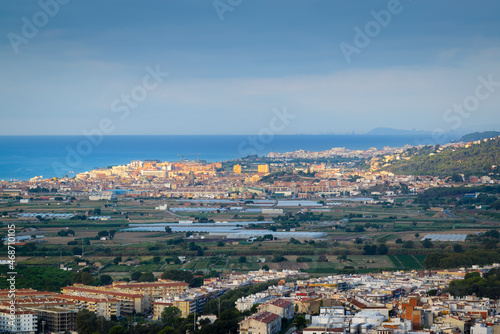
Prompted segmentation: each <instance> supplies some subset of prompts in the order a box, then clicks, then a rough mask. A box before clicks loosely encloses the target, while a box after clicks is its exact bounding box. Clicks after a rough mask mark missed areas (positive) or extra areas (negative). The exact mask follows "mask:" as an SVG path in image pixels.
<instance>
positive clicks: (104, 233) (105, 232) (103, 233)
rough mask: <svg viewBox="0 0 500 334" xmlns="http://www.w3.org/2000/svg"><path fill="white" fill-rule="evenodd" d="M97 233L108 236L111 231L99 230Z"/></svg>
mask: <svg viewBox="0 0 500 334" xmlns="http://www.w3.org/2000/svg"><path fill="white" fill-rule="evenodd" d="M97 235H98V236H99V237H107V236H108V235H109V232H108V231H99V232H98V233H97Z"/></svg>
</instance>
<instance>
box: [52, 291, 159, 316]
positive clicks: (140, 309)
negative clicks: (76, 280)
mask: <svg viewBox="0 0 500 334" xmlns="http://www.w3.org/2000/svg"><path fill="white" fill-rule="evenodd" d="M61 290H62V293H63V295H72V296H82V297H89V298H99V299H107V298H111V299H118V300H119V301H120V314H125V315H126V314H133V313H134V311H135V312H136V313H147V312H149V309H150V307H151V300H150V299H149V295H147V294H143V293H138V292H134V293H125V292H117V291H114V290H112V289H110V288H108V287H95V286H86V285H83V284H75V285H74V286H67V287H64V288H62V289H61Z"/></svg>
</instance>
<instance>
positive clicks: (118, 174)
mask: <svg viewBox="0 0 500 334" xmlns="http://www.w3.org/2000/svg"><path fill="white" fill-rule="evenodd" d="M495 139H497V138H491V139H484V140H478V141H472V142H457V143H448V144H444V145H441V146H440V145H436V147H435V148H434V147H433V151H432V152H431V153H429V155H430V156H433V155H435V154H439V153H441V152H443V151H446V150H455V149H460V148H465V149H468V148H471V147H473V146H474V145H479V144H481V143H484V142H488V140H495ZM424 148H428V146H424V145H420V146H417V147H413V146H409V145H408V146H405V147H403V148H391V147H384V148H383V149H381V150H378V149H376V148H372V149H369V150H348V149H345V148H333V149H331V150H327V151H322V152H309V151H302V150H299V151H296V152H288V153H282V154H280V153H269V154H268V155H267V157H262V158H256V159H255V160H256V161H247V160H242V161H238V160H235V161H230V162H224V163H223V162H211V163H207V162H197V161H185V160H183V161H177V162H162V161H159V160H147V161H132V162H130V163H129V164H127V165H119V166H111V167H107V168H98V169H94V170H91V171H88V172H84V173H78V174H76V175H74V176H73V177H62V178H49V179H44V178H43V176H38V177H33V178H31V179H30V180H29V181H18V182H9V181H0V192H2V193H4V194H9V195H14V196H24V197H26V195H28V196H29V194H30V193H32V192H33V191H37V192H38V193H48V194H50V193H51V192H52V193H54V192H57V193H59V194H68V196H69V197H72V196H76V195H83V196H88V197H89V199H90V200H100V199H112V198H115V197H116V196H121V197H132V198H133V197H151V198H190V199H230V198H238V199H255V198H270V197H273V198H298V199H309V198H321V197H323V198H324V197H342V196H350V197H361V196H384V197H385V198H386V199H389V200H390V197H391V196H394V195H397V194H401V193H404V194H417V193H421V192H424V191H425V190H427V189H430V188H432V187H441V186H451V185H453V184H454V183H455V182H454V181H455V180H452V179H451V176H452V175H447V176H444V177H439V176H428V175H427V176H426V175H419V176H416V175H396V174H394V173H392V172H389V171H385V170H383V168H384V167H387V166H389V165H390V163H391V162H393V161H400V160H409V159H411V157H410V156H409V152H410V151H412V150H414V151H416V152H418V151H419V150H422V149H424ZM339 157H341V158H345V159H350V160H349V161H347V162H340V163H339V162H327V161H325V162H319V163H318V162H314V161H318V160H320V159H328V158H339ZM352 159H355V160H352ZM359 159H363V160H364V161H366V168H362V166H357V165H356V164H355V163H354V162H353V161H359ZM261 160H262V161H264V162H262V161H261ZM295 160H297V161H295ZM310 161H312V162H310ZM496 168H497V166H496V165H492V166H491V169H493V170H494V169H496ZM279 173H283V174H285V176H287V175H288V176H290V177H283V178H280V179H279V180H273V179H271V178H269V177H266V176H268V175H269V174H271V175H275V174H279ZM294 175H295V176H302V177H298V178H297V179H296V180H295V179H294V178H293V176H294ZM287 179H289V180H287ZM292 179H293V180H292ZM464 182H465V183H467V184H470V185H477V184H498V182H499V180H498V179H496V178H492V177H490V176H488V175H482V176H475V175H470V176H467V177H464V175H461V179H460V180H459V182H458V183H460V184H461V185H463V183H464ZM450 183H451V184H450ZM380 185H388V186H389V187H391V188H394V189H396V190H386V191H384V192H383V193H382V192H378V191H368V190H369V189H371V188H374V187H376V186H380ZM43 189H45V191H41V190H43ZM24 197H23V200H24V201H28V200H29V197H28V198H24Z"/></svg>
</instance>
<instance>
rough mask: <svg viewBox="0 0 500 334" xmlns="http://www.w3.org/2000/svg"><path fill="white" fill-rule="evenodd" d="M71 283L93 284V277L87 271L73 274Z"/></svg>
mask: <svg viewBox="0 0 500 334" xmlns="http://www.w3.org/2000/svg"><path fill="white" fill-rule="evenodd" d="M71 282H72V283H73V284H74V283H82V284H85V285H91V284H92V282H94V277H93V276H92V274H90V273H89V272H87V271H81V272H78V273H73V275H72V276H71Z"/></svg>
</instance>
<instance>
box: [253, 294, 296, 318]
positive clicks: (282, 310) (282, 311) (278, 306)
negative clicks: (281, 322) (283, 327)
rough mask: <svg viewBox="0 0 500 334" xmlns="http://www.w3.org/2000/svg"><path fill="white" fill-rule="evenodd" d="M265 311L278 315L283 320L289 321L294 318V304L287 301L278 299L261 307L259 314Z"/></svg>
mask: <svg viewBox="0 0 500 334" xmlns="http://www.w3.org/2000/svg"><path fill="white" fill-rule="evenodd" d="M264 311H267V312H271V313H274V314H277V315H279V316H280V317H281V318H286V319H288V320H290V319H292V318H293V316H294V306H293V302H291V301H289V300H285V299H276V300H273V301H271V302H268V303H265V304H262V305H260V306H259V312H264Z"/></svg>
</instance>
